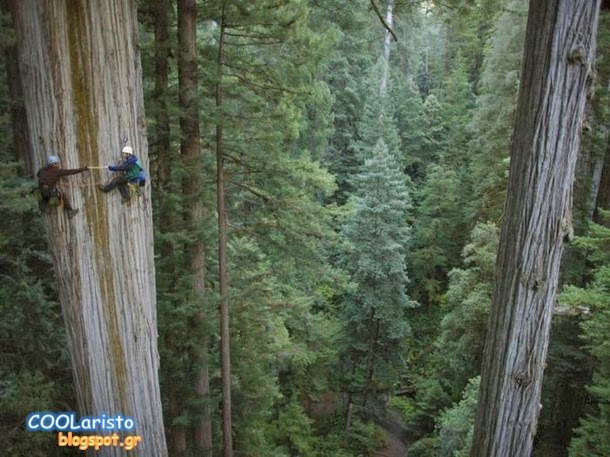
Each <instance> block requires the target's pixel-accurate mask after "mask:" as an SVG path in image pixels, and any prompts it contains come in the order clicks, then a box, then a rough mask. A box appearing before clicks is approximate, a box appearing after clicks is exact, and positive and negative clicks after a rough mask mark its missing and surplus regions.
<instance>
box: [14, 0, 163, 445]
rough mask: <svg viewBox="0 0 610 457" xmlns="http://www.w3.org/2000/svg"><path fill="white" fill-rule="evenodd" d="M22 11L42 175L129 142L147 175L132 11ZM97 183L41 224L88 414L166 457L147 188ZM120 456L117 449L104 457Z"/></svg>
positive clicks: (87, 184) (67, 187)
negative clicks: (117, 423) (127, 421)
mask: <svg viewBox="0 0 610 457" xmlns="http://www.w3.org/2000/svg"><path fill="white" fill-rule="evenodd" d="M14 7H15V13H16V14H15V23H16V31H17V37H18V45H19V59H20V62H19V63H20V71H21V76H22V81H23V87H24V102H25V106H26V109H27V115H28V126H29V142H30V146H31V147H32V154H33V157H32V163H33V165H34V167H35V168H38V167H40V166H41V165H42V163H43V161H44V157H45V156H46V155H47V154H49V153H57V154H59V155H60V156H61V158H62V160H63V164H64V166H65V167H71V168H73V167H77V166H84V165H97V164H99V163H101V164H108V163H111V162H114V161H116V159H117V155H118V152H119V151H120V146H121V145H122V144H123V143H124V140H125V138H128V139H129V143H130V145H131V146H133V148H134V150H135V151H136V153H137V154H138V155H139V157H140V158H141V160H142V162H143V164H144V165H145V166H148V151H147V143H146V136H145V133H144V108H143V100H142V86H141V68H140V59H139V54H138V51H137V45H136V38H137V28H138V27H137V23H136V9H135V2H133V1H125V0H105V1H103V2H93V1H87V0H70V1H66V0H63V1H62V0H54V1H51V2H41V1H39V0H18V1H15V2H14ZM91 173H94V172H91ZM103 178H106V176H103ZM93 180H94V176H89V175H80V176H79V177H72V178H67V179H65V180H64V183H63V188H64V191H65V192H67V193H68V194H69V197H70V199H71V201H72V203H73V206H75V207H76V208H79V209H80V212H79V213H78V214H77V215H76V216H75V217H73V218H72V219H68V218H67V217H66V216H65V215H64V213H63V212H62V211H56V212H52V213H50V214H46V215H45V216H44V221H45V227H46V234H47V237H48V240H49V242H50V248H51V251H52V254H53V260H54V266H55V272H56V275H57V279H58V282H59V284H58V289H59V294H60V300H61V305H62V311H63V315H64V320H65V323H66V327H67V331H68V344H69V350H70V354H71V360H72V366H73V372H74V377H75V386H76V391H77V397H78V403H79V410H80V411H79V413H80V414H81V415H93V416H96V415H101V414H102V413H106V414H121V415H126V416H131V417H133V418H134V419H135V422H136V429H135V431H132V432H130V434H138V435H141V436H142V440H143V441H142V443H141V444H139V445H138V446H137V447H136V449H135V450H133V451H131V452H132V453H134V455H141V456H147V457H148V456H166V455H167V448H166V444H165V435H164V429H163V422H162V414H161V399H160V395H159V383H158V375H157V370H158V364H159V361H158V353H157V316H156V301H155V300H156V298H155V269H154V262H153V233H152V218H151V210H150V207H149V205H150V199H149V194H150V190H149V187H150V186H146V188H145V189H144V191H143V192H144V196H143V197H140V198H138V199H137V201H134V202H133V203H132V205H130V206H124V205H122V204H121V202H120V196H119V195H118V193H117V194H102V193H100V192H98V191H97V190H96V189H95V187H94V185H93V184H94V181H93ZM79 184H80V185H79ZM123 454H124V451H123V449H122V448H120V447H118V446H117V447H103V448H101V450H100V455H103V456H106V455H113V456H114V455H123Z"/></svg>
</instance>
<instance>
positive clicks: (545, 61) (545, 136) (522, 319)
mask: <svg viewBox="0 0 610 457" xmlns="http://www.w3.org/2000/svg"><path fill="white" fill-rule="evenodd" d="M598 12H599V1H586V2H583V1H581V0H533V1H532V2H531V4H530V10H529V17H528V26H527V32H526V44H525V58H524V66H523V70H522V77H521V85H520V93H519V101H518V106H517V118H516V122H515V129H514V135H513V142H512V146H511V148H512V149H511V169H510V176H509V184H508V193H507V199H506V204H505V208H504V219H503V224H502V233H501V238H500V248H499V252H498V258H497V263H496V278H495V284H494V292H493V298H492V310H491V316H490V322H489V330H488V336H487V343H486V348H485V355H484V363H483V373H482V378H481V390H480V392H479V402H478V411H477V417H476V421H475V432H474V438H473V445H472V449H471V454H470V455H471V456H473V457H520V456H529V455H530V454H531V451H532V445H533V439H534V435H535V433H536V427H537V421H538V415H539V411H540V392H541V387H542V376H543V370H544V363H545V358H546V353H547V347H548V339H549V328H550V321H551V315H552V312H553V307H554V304H555V297H556V292H557V284H558V276H559V267H560V262H561V256H562V252H563V244H564V240H565V239H568V238H569V237H570V236H571V230H572V227H571V226H572V222H571V203H572V182H573V179H574V169H575V163H576V156H577V153H578V150H579V147H580V140H581V127H582V121H583V119H584V108H585V101H586V95H587V92H588V88H589V85H590V77H591V71H592V65H593V59H594V55H595V31H596V27H597V19H598Z"/></svg>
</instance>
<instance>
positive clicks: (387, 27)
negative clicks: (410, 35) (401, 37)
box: [371, 0, 398, 41]
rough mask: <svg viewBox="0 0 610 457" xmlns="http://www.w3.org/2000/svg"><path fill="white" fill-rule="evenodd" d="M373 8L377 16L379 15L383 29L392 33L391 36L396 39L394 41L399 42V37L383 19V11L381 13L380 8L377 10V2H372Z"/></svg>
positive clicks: (373, 0) (372, 0)
mask: <svg viewBox="0 0 610 457" xmlns="http://www.w3.org/2000/svg"><path fill="white" fill-rule="evenodd" d="M371 7H372V8H373V11H375V14H376V15H377V17H378V18H379V20H380V21H381V24H382V25H383V27H384V28H385V29H386V30H387V31H388V32H390V34H391V35H392V38H394V41H398V37H397V36H396V34H395V33H394V30H392V28H391V27H390V26H389V25H388V23H387V22H386V21H385V19H384V18H383V14H381V11H379V8H377V5H376V4H375V0H371Z"/></svg>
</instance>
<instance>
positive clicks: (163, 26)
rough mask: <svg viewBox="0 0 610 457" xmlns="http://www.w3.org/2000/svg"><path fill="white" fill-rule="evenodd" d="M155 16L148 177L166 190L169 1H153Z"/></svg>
mask: <svg viewBox="0 0 610 457" xmlns="http://www.w3.org/2000/svg"><path fill="white" fill-rule="evenodd" d="M153 11H154V15H155V96H154V97H153V102H154V104H155V109H154V115H155V124H156V128H155V133H154V135H151V137H152V144H151V148H150V149H151V153H150V155H151V167H153V168H152V169H151V174H152V175H153V176H156V177H157V180H158V183H157V185H158V186H159V187H161V188H162V189H163V190H166V188H167V185H168V184H167V183H168V182H169V180H170V175H171V167H170V166H169V163H171V162H170V161H169V160H168V159H169V157H168V155H169V153H170V123H169V111H168V107H167V101H168V98H169V94H168V92H169V50H170V48H169V47H170V44H169V13H170V0H156V1H155V5H154V8H153Z"/></svg>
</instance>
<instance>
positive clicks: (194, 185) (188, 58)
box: [178, 0, 212, 456]
mask: <svg viewBox="0 0 610 457" xmlns="http://www.w3.org/2000/svg"><path fill="white" fill-rule="evenodd" d="M178 34H179V42H180V47H179V48H180V49H179V52H180V54H179V60H178V75H179V77H178V79H179V86H180V88H179V99H180V100H179V101H180V109H181V113H182V115H181V116H180V130H181V132H182V135H181V139H182V141H181V148H180V149H181V153H182V161H183V165H184V172H185V179H184V183H183V186H182V188H183V193H184V197H185V199H186V201H185V209H186V214H185V217H186V224H187V229H188V230H189V233H190V234H191V236H192V237H193V240H192V242H191V243H189V245H188V246H187V252H188V254H187V256H186V259H187V263H188V265H187V267H188V269H189V271H191V273H192V277H191V281H192V283H191V291H192V295H193V297H194V299H195V300H196V308H197V309H198V310H199V311H198V313H197V320H198V321H199V322H198V324H199V328H201V327H204V325H203V323H204V322H205V321H206V320H207V319H208V316H207V314H206V312H205V302H204V298H205V268H204V262H205V245H204V241H203V237H202V227H203V226H204V223H205V208H204V204H203V175H202V169H201V164H202V154H201V144H200V140H199V97H198V96H197V84H198V69H197V5H196V2H195V0H178ZM208 346H209V338H208V336H207V335H203V339H202V340H201V345H200V346H199V347H195V348H193V349H192V350H193V351H194V352H195V354H193V359H194V360H196V361H197V367H198V370H197V373H196V379H195V390H196V393H197V396H199V397H201V399H202V400H203V406H202V410H201V414H200V416H201V419H199V420H198V421H197V423H195V426H194V443H195V447H196V449H197V453H198V455H202V456H207V455H211V453H212V421H211V411H210V405H209V397H210V375H209V366H208V365H209V358H208V351H209V348H208Z"/></svg>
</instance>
